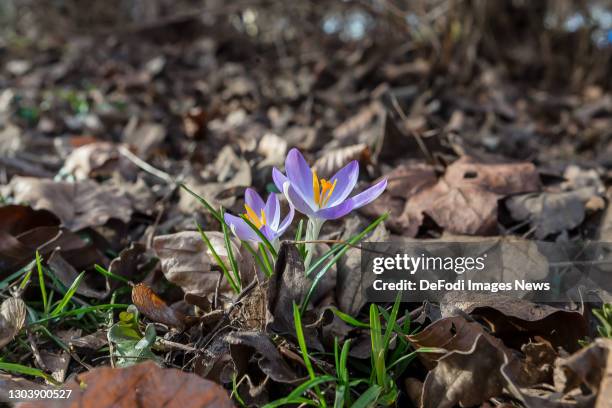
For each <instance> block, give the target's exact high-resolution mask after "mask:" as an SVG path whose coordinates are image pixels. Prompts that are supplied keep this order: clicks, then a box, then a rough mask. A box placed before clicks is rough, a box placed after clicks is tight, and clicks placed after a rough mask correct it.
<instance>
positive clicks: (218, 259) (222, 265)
mask: <svg viewBox="0 0 612 408" xmlns="http://www.w3.org/2000/svg"><path fill="white" fill-rule="evenodd" d="M196 226H197V227H198V231H200V236H201V237H202V240H203V241H204V243H205V244H206V246H207V247H208V249H209V250H210V252H211V254H212V256H213V258H215V261H216V262H217V265H219V268H221V271H223V275H225V279H227V281H228V282H229V284H230V286H231V287H232V289H233V290H234V292H236V293H240V289H239V288H238V285H236V282H234V279H233V278H232V276H231V275H230V273H229V270H228V269H227V266H225V263H224V262H223V260H222V259H221V257H220V256H219V254H218V253H217V251H216V250H215V247H213V244H212V242H210V239H208V236H207V235H206V233H205V232H204V230H203V229H202V227H201V226H200V223H199V222H197V221H196Z"/></svg>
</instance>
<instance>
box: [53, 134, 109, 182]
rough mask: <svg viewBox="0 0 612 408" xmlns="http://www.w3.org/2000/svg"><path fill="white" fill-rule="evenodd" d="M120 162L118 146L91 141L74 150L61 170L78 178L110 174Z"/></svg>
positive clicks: (84, 178)
mask: <svg viewBox="0 0 612 408" xmlns="http://www.w3.org/2000/svg"><path fill="white" fill-rule="evenodd" d="M118 164H119V151H118V150H117V146H116V145H114V144H113V143H108V142H96V143H90V144H87V145H85V146H81V147H79V148H77V149H75V150H73V151H72V152H71V153H70V155H69V156H68V157H67V158H66V160H65V162H64V167H63V168H62V170H61V172H62V173H63V174H71V175H73V176H74V178H75V179H76V180H86V179H88V178H93V177H98V176H110V175H111V174H112V173H113V172H114V171H115V170H116V169H117V166H118Z"/></svg>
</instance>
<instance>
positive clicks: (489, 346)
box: [421, 333, 507, 408]
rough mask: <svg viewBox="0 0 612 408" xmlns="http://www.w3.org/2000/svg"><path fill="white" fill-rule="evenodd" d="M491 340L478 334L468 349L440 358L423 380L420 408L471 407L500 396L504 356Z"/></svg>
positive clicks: (505, 358) (502, 383)
mask: <svg viewBox="0 0 612 408" xmlns="http://www.w3.org/2000/svg"><path fill="white" fill-rule="evenodd" d="M490 340H491V338H490V337H488V336H486V335H484V334H482V333H481V334H479V335H477V337H476V338H475V339H474V341H473V343H472V344H471V345H470V346H469V348H468V349H467V350H464V351H452V352H450V353H448V354H446V355H445V356H443V357H441V358H440V359H439V360H438V364H437V365H436V367H435V368H434V369H433V370H431V371H430V372H429V373H428V374H427V377H426V378H425V383H424V384H423V396H422V403H421V407H422V408H451V407H454V406H456V404H459V405H460V406H462V407H472V406H477V405H480V404H481V403H483V402H484V401H486V400H488V399H489V398H491V397H495V396H498V395H500V394H501V393H502V391H503V387H504V383H505V381H504V378H503V376H502V374H501V372H500V367H501V366H502V365H503V364H504V362H505V361H506V360H507V356H506V355H505V353H504V352H503V351H502V350H501V349H500V348H499V347H498V346H497V345H496V344H493V343H491V342H490Z"/></svg>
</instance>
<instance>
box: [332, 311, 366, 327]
mask: <svg viewBox="0 0 612 408" xmlns="http://www.w3.org/2000/svg"><path fill="white" fill-rule="evenodd" d="M331 311H332V312H333V313H334V314H335V315H336V316H338V317H339V318H340V320H342V321H343V322H345V323H348V324H350V325H351V326H354V327H361V328H363V329H369V328H370V325H369V324H367V323H363V322H360V321H359V320H357V319H355V318H354V317H353V316H351V315H349V314H346V313H344V312H342V311H340V310H339V309H337V308H335V307H334V308H332V309H331Z"/></svg>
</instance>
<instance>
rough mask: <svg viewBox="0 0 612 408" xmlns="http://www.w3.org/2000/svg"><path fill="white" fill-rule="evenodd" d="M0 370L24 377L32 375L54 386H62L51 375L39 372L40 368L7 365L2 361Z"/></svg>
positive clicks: (13, 364) (14, 364)
mask: <svg viewBox="0 0 612 408" xmlns="http://www.w3.org/2000/svg"><path fill="white" fill-rule="evenodd" d="M0 370H3V371H6V372H9V373H14V374H23V375H31V376H34V377H40V378H44V379H45V380H47V381H48V382H50V383H51V384H54V385H61V384H60V383H59V382H57V381H56V380H55V378H53V377H52V376H50V375H49V374H47V373H45V372H43V371H42V370H39V369H38V368H33V367H28V366H24V365H21V364H16V363H5V362H4V361H0Z"/></svg>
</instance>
